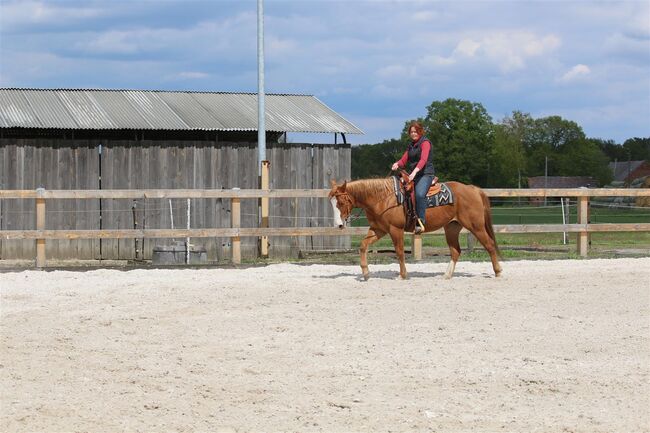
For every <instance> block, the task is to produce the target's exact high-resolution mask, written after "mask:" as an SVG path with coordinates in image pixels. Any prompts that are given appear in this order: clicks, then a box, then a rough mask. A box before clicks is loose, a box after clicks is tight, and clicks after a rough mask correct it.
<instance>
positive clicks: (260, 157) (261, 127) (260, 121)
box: [257, 0, 266, 176]
mask: <svg viewBox="0 0 650 433" xmlns="http://www.w3.org/2000/svg"><path fill="white" fill-rule="evenodd" d="M262 161H266V126H265V124H264V0H257V168H258V175H259V176H261V175H262Z"/></svg>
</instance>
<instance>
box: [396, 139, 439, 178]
mask: <svg viewBox="0 0 650 433" xmlns="http://www.w3.org/2000/svg"><path fill="white" fill-rule="evenodd" d="M420 146H422V151H421V152H420V160H419V161H418V163H417V165H416V166H415V167H416V168H417V169H419V170H420V171H422V169H423V168H424V166H425V165H426V163H427V159H429V152H430V151H431V142H430V141H429V140H422V143H420ZM408 159H409V151H408V150H406V151H405V152H404V155H402V157H401V158H400V159H399V161H397V165H398V166H399V167H400V168H404V167H406V163H407V162H408Z"/></svg>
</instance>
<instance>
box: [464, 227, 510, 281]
mask: <svg viewBox="0 0 650 433" xmlns="http://www.w3.org/2000/svg"><path fill="white" fill-rule="evenodd" d="M470 231H471V232H472V233H473V234H474V236H476V239H478V241H479V242H480V243H481V245H483V247H484V248H485V250H486V251H487V252H488V254H490V259H491V260H492V269H494V275H495V276H497V277H498V276H500V275H501V271H502V269H501V265H500V264H499V257H498V256H497V244H496V242H495V241H494V239H492V237H491V236H490V235H489V234H488V232H487V231H485V228H483V227H480V228H474V227H473V228H472V230H470Z"/></svg>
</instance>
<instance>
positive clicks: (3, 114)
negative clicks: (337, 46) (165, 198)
mask: <svg viewBox="0 0 650 433" xmlns="http://www.w3.org/2000/svg"><path fill="white" fill-rule="evenodd" d="M265 106H266V124H265V127H266V130H267V131H275V132H327V133H333V132H342V133H344V134H363V131H361V130H360V129H359V128H357V127H356V126H355V125H353V124H352V123H350V122H348V121H347V120H345V119H344V118H343V117H342V116H340V115H339V114H337V113H336V112H334V111H333V110H332V109H330V108H329V107H328V106H327V105H325V104H323V103H322V102H321V101H320V100H318V98H316V97H314V96H311V95H287V94H267V95H265ZM13 127H20V128H48V129H49V128H54V129H157V130H210V131H257V94H256V93H224V92H165V91H152V90H101V89H16V88H0V128H13Z"/></svg>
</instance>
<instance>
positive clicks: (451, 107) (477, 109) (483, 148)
mask: <svg viewBox="0 0 650 433" xmlns="http://www.w3.org/2000/svg"><path fill="white" fill-rule="evenodd" d="M423 124H424V126H425V129H426V130H427V133H428V137H429V139H430V140H431V143H432V145H433V152H434V154H433V156H434V167H435V169H436V173H437V175H438V177H440V179H443V180H458V181H461V182H466V183H472V184H475V185H480V186H485V185H487V182H488V177H489V171H490V153H491V150H492V145H493V143H494V125H493V124H492V118H491V117H490V116H489V115H488V113H487V111H486V110H485V108H484V107H483V106H482V105H481V104H479V103H475V102H470V101H463V100H459V99H451V98H450V99H446V100H445V101H442V102H441V101H434V102H433V103H432V104H431V105H429V106H428V107H427V116H426V117H425V118H424V120H423Z"/></svg>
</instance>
